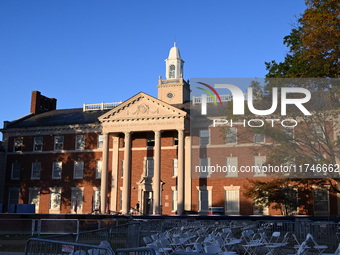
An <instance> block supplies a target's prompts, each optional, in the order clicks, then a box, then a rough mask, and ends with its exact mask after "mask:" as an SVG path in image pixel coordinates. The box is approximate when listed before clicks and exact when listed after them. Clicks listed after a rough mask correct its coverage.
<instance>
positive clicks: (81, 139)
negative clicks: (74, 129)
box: [76, 135, 85, 150]
mask: <svg viewBox="0 0 340 255" xmlns="http://www.w3.org/2000/svg"><path fill="white" fill-rule="evenodd" d="M76 150H85V136H84V135H77V136H76Z"/></svg>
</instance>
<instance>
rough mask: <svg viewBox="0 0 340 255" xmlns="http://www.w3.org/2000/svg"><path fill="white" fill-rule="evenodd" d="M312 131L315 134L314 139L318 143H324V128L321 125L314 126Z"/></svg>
mask: <svg viewBox="0 0 340 255" xmlns="http://www.w3.org/2000/svg"><path fill="white" fill-rule="evenodd" d="M313 130H314V133H315V138H316V139H317V140H318V141H324V139H325V132H324V130H325V128H324V126H323V125H314V126H313Z"/></svg>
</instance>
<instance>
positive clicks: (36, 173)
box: [31, 162, 41, 180]
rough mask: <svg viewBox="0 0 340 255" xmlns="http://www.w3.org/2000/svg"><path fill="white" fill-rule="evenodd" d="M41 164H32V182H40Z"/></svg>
mask: <svg viewBox="0 0 340 255" xmlns="http://www.w3.org/2000/svg"><path fill="white" fill-rule="evenodd" d="M40 173H41V162H32V170H31V180H40Z"/></svg>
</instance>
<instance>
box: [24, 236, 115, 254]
mask: <svg viewBox="0 0 340 255" xmlns="http://www.w3.org/2000/svg"><path fill="white" fill-rule="evenodd" d="M76 252H77V253H76ZM70 253H73V254H93V255H94V254H105V255H114V252H113V250H112V249H111V248H110V247H105V246H99V245H90V244H83V243H73V242H62V241H56V240H48V239H40V238H30V239H29V240H28V241H27V243H26V246H25V255H33V254H49V255H59V254H70Z"/></svg>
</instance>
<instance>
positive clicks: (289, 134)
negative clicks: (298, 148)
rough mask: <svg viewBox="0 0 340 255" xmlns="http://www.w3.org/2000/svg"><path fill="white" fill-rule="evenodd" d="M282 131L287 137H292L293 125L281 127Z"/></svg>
mask: <svg viewBox="0 0 340 255" xmlns="http://www.w3.org/2000/svg"><path fill="white" fill-rule="evenodd" d="M282 132H283V134H284V135H285V136H286V137H287V138H289V139H293V138H294V127H282Z"/></svg>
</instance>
